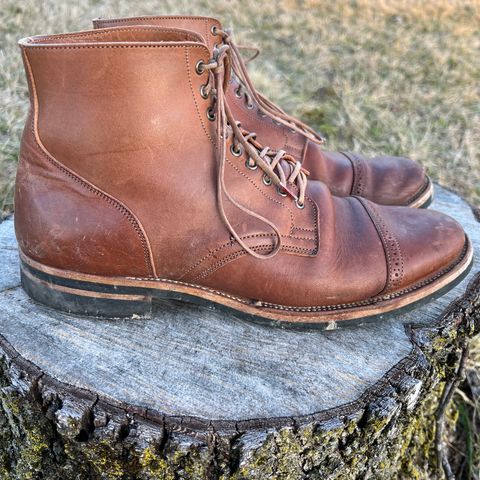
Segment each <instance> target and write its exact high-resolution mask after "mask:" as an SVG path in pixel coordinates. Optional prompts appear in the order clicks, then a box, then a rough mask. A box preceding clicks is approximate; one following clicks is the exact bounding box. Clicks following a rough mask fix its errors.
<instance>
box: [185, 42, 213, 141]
mask: <svg viewBox="0 0 480 480" xmlns="http://www.w3.org/2000/svg"><path fill="white" fill-rule="evenodd" d="M185 64H186V66H187V78H188V84H189V86H190V91H191V92H192V97H193V103H194V104H195V110H196V111H197V115H198V119H199V120H200V124H201V125H202V129H203V131H204V132H205V135H206V136H207V137H208V139H209V140H210V142H211V143H212V144H213V145H215V142H214V141H213V138H212V136H211V135H210V133H208V130H207V127H206V126H205V123H204V121H203V118H202V115H201V113H200V108H199V107H198V102H197V99H196V97H195V91H194V89H193V83H192V76H191V74H190V55H189V52H188V47H186V48H185Z"/></svg>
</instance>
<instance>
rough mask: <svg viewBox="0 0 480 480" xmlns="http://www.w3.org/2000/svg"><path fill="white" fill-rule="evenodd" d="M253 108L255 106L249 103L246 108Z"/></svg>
mask: <svg viewBox="0 0 480 480" xmlns="http://www.w3.org/2000/svg"><path fill="white" fill-rule="evenodd" d="M254 106H255V105H254V104H253V103H249V104H248V105H247V108H248V109H249V110H253V107H254Z"/></svg>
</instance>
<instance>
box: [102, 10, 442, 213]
mask: <svg viewBox="0 0 480 480" xmlns="http://www.w3.org/2000/svg"><path fill="white" fill-rule="evenodd" d="M93 24H94V27H97V28H100V27H101V28H105V27H112V26H120V25H159V26H163V27H175V28H181V29H185V30H191V31H195V32H197V33H198V34H199V35H201V36H202V37H203V39H204V42H205V43H206V44H207V45H208V47H209V49H210V50H211V51H213V48H214V46H215V45H222V44H228V45H229V46H230V47H231V51H232V59H233V62H232V64H233V69H234V72H235V79H233V80H232V81H231V83H230V85H229V88H227V90H226V91H227V98H228V103H229V105H230V108H231V109H232V112H233V114H234V116H235V118H236V119H237V120H238V121H240V122H241V123H242V125H243V126H244V127H245V128H246V129H247V130H249V131H251V132H256V134H257V138H258V139H259V141H260V142H261V143H262V144H265V145H270V146H271V147H272V148H276V149H283V150H285V151H286V152H287V153H288V154H290V155H293V156H294V157H296V158H297V159H299V160H300V161H301V162H302V163H303V166H304V167H305V169H306V170H308V171H309V172H310V178H312V179H315V180H321V181H322V182H324V183H326V184H327V186H328V187H329V188H330V190H331V192H332V193H333V194H334V195H337V196H342V197H344V196H348V195H359V196H361V197H364V198H367V199H369V200H372V201H373V202H375V203H379V204H382V205H406V206H410V207H426V206H428V205H429V204H430V202H431V200H432V196H433V184H432V182H431V181H430V179H429V178H428V176H427V175H426V173H425V170H424V169H423V168H422V167H421V166H420V165H419V164H417V163H415V162H414V161H412V160H410V159H408V158H402V157H388V156H378V157H375V158H370V159H367V158H365V157H364V156H363V155H360V154H358V153H353V152H329V151H325V150H323V149H322V148H321V147H320V144H321V143H322V142H323V139H322V137H321V136H320V135H319V134H318V133H316V132H315V131H314V130H313V129H312V128H310V127H309V126H307V125H305V124H304V123H303V122H301V121H300V120H298V119H297V118H295V117H292V116H290V115H287V114H286V113H285V112H284V111H283V110H281V109H280V107H278V106H276V105H275V104H273V103H272V102H271V101H269V100H268V99H266V98H265V97H264V96H263V95H261V94H260V93H259V92H257V91H256V90H255V86H254V85H253V83H252V81H251V80H250V78H249V75H248V71H247V69H246V68H245V65H244V63H243V60H242V57H241V55H240V53H239V51H238V48H237V47H236V46H235V43H234V42H233V39H232V37H231V35H230V34H229V33H228V32H227V31H225V30H224V29H223V28H222V25H221V24H220V22H219V21H218V20H216V19H214V18H209V17H188V16H183V17H170V16H159V17H150V16H146V17H133V18H115V19H95V20H94V21H93Z"/></svg>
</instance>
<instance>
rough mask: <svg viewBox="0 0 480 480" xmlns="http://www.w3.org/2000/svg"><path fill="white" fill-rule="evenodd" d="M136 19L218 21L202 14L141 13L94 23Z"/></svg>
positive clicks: (122, 21) (105, 23)
mask: <svg viewBox="0 0 480 480" xmlns="http://www.w3.org/2000/svg"><path fill="white" fill-rule="evenodd" d="M136 20H142V21H143V20H212V21H214V22H217V19H215V18H213V17H202V16H188V15H186V16H169V15H157V16H151V15H140V16H138V17H127V18H112V19H101V18H99V19H96V20H94V23H96V24H97V25H98V24H104V25H107V24H109V23H127V24H128V23H130V22H131V21H136Z"/></svg>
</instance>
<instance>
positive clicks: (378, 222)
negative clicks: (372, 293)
mask: <svg viewBox="0 0 480 480" xmlns="http://www.w3.org/2000/svg"><path fill="white" fill-rule="evenodd" d="M355 198H356V199H357V200H359V201H360V203H361V204H362V205H363V207H364V208H365V210H366V212H367V214H368V216H369V217H370V218H371V220H372V222H373V224H374V225H375V228H376V230H377V232H378V234H379V236H380V240H381V241H382V244H383V248H384V250H385V255H386V259H387V282H386V284H385V287H384V289H383V290H382V291H381V292H380V294H382V293H388V292H389V291H391V290H394V289H395V287H398V286H399V285H401V283H402V281H403V277H404V274H405V265H404V259H403V254H402V250H401V248H400V245H399V243H398V240H397V239H396V238H395V237H394V235H393V234H392V232H391V231H390V230H389V228H388V227H387V225H386V223H385V221H384V220H383V218H382V216H381V215H380V214H379V213H378V211H377V209H376V208H375V207H374V206H373V205H372V204H371V203H370V202H368V203H367V202H366V201H364V200H363V199H361V198H358V197H355Z"/></svg>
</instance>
